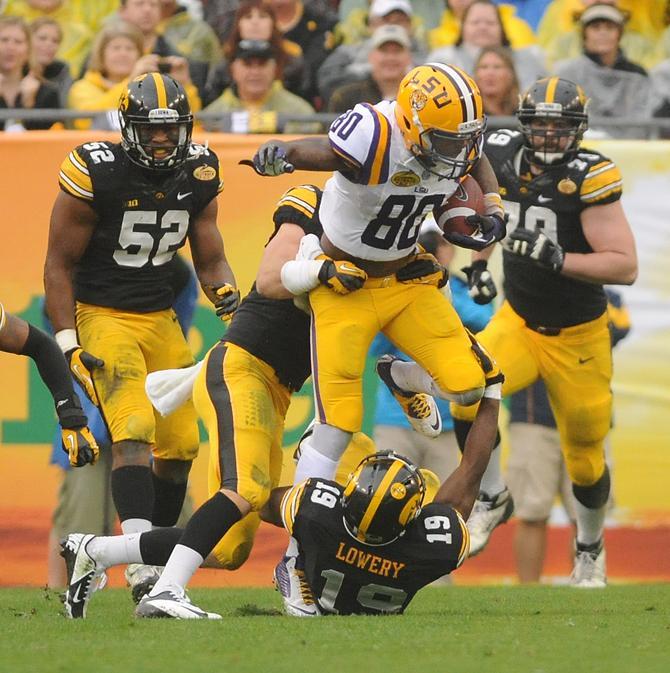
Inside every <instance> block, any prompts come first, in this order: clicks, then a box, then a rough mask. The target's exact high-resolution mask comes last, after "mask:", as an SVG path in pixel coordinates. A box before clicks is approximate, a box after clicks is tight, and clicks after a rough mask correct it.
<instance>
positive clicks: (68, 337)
mask: <svg viewBox="0 0 670 673" xmlns="http://www.w3.org/2000/svg"><path fill="white" fill-rule="evenodd" d="M54 338H55V339H56V343H57V344H58V345H59V346H60V349H61V350H62V351H63V353H67V352H68V351H71V350H72V349H73V348H77V347H78V346H79V342H78V341H77V330H74V329H71V328H70V329H62V330H60V331H58V332H56V334H54Z"/></svg>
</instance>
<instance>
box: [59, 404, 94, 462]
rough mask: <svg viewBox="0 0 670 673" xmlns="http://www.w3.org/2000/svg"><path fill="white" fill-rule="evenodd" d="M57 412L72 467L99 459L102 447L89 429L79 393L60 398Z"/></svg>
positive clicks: (64, 444) (64, 446)
mask: <svg viewBox="0 0 670 673" xmlns="http://www.w3.org/2000/svg"><path fill="white" fill-rule="evenodd" d="M56 413H57V414H58V422H59V424H60V426H61V439H62V442H63V444H62V446H63V451H65V453H67V454H68V457H69V459H70V465H72V467H83V466H84V465H88V464H91V465H93V463H95V461H96V460H98V456H99V454H100V449H99V448H98V444H97V442H96V441H95V437H93V433H92V432H91V431H90V430H89V429H88V427H87V424H88V419H87V418H86V414H85V413H84V410H83V409H82V408H81V403H80V401H79V398H78V397H77V395H76V394H75V395H73V397H72V398H66V399H64V400H58V401H57V402H56Z"/></svg>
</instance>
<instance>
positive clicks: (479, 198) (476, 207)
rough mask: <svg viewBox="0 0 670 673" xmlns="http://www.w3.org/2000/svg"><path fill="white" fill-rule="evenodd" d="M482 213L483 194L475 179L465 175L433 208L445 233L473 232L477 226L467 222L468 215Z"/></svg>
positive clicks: (436, 218)
mask: <svg viewBox="0 0 670 673" xmlns="http://www.w3.org/2000/svg"><path fill="white" fill-rule="evenodd" d="M477 213H479V214H482V215H483V214H484V194H483V193H482V190H481V187H480V186H479V184H478V183H477V181H476V180H475V179H474V178H472V177H470V176H469V175H468V176H466V178H465V180H463V181H462V182H461V183H460V185H458V189H457V190H456V191H455V192H454V193H453V194H452V195H451V196H450V197H449V198H448V199H447V200H446V201H445V202H444V203H443V204H442V205H440V206H438V207H437V208H435V211H434V215H435V221H436V222H437V224H438V226H439V227H440V229H442V231H443V232H444V233H445V234H447V233H459V234H466V235H468V236H469V235H470V234H473V233H474V232H475V230H476V228H477V227H472V226H471V225H470V224H468V222H467V220H466V218H467V217H468V216H469V215H475V214H477Z"/></svg>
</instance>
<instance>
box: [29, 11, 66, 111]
mask: <svg viewBox="0 0 670 673" xmlns="http://www.w3.org/2000/svg"><path fill="white" fill-rule="evenodd" d="M29 28H30V43H31V47H32V55H31V63H32V71H33V74H34V75H35V76H37V77H41V78H42V79H44V80H45V81H47V82H51V84H53V85H54V86H55V87H56V88H57V89H58V99H59V106H58V107H67V95H68V92H69V91H70V87H71V86H72V75H70V67H69V66H68V64H67V63H66V62H65V61H61V60H59V59H57V58H56V53H57V52H58V47H59V46H60V43H61V42H62V40H63V31H62V30H61V27H60V24H59V23H58V21H55V20H54V19H52V18H50V17H48V16H42V17H40V18H39V19H35V20H34V21H33V22H32V23H31V24H30V26H29Z"/></svg>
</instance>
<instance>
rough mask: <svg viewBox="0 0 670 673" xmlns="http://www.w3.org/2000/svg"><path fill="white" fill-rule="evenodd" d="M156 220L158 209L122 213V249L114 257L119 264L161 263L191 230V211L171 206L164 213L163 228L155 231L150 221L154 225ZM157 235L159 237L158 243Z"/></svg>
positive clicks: (132, 265)
mask: <svg viewBox="0 0 670 673" xmlns="http://www.w3.org/2000/svg"><path fill="white" fill-rule="evenodd" d="M157 220H158V213H157V212H156V211H155V210H131V211H126V212H125V213H124V214H123V222H122V223H121V232H120V234H119V245H120V246H121V248H122V250H116V251H115V252H114V261H115V262H116V263H117V264H118V265H119V266H131V267H134V268H139V267H141V266H144V265H145V264H147V263H148V262H149V260H151V263H152V264H153V265H154V266H161V265H163V264H167V263H168V262H169V261H170V260H171V259H172V258H173V257H174V254H175V252H176V251H177V250H178V248H179V247H181V244H182V242H183V241H184V238H185V237H186V233H187V232H188V222H189V215H188V211H187V210H168V211H167V212H166V213H165V215H163V217H161V228H160V231H158V232H155V231H154V227H153V226H147V225H155V224H156V221H157ZM147 229H151V231H147ZM151 232H154V233H151ZM155 238H158V239H159V240H158V245H157V246H156V245H155ZM154 248H155V250H154Z"/></svg>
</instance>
